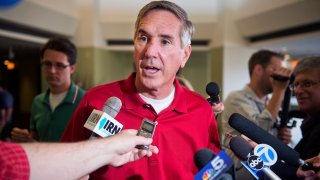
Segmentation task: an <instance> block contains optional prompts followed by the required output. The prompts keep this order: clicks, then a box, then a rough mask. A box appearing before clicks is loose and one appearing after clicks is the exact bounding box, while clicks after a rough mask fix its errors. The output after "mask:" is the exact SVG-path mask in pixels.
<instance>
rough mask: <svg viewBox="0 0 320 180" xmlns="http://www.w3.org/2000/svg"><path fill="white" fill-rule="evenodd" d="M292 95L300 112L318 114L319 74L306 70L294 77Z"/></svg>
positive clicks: (319, 100) (319, 99)
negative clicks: (294, 96)
mask: <svg viewBox="0 0 320 180" xmlns="http://www.w3.org/2000/svg"><path fill="white" fill-rule="evenodd" d="M293 84H294V87H295V88H294V93H295V95H296V97H297V100H298V103H299V108H300V110H301V111H303V112H306V113H309V114H313V113H319V112H320V72H319V70H308V71H305V72H301V73H299V74H297V75H296V77H295V81H294V83H293Z"/></svg>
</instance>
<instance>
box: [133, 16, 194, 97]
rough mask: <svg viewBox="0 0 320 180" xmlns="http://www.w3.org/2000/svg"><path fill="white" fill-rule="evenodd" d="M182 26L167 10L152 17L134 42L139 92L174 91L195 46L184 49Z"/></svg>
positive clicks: (144, 23) (142, 25)
mask: <svg viewBox="0 0 320 180" xmlns="http://www.w3.org/2000/svg"><path fill="white" fill-rule="evenodd" d="M181 26H182V25H181V22H180V21H179V20H178V19H177V17H176V16H175V15H174V14H172V13H170V12H168V11H164V10H155V11H151V12H149V13H148V15H147V16H145V17H144V18H143V19H142V20H141V21H140V24H139V27H138V33H137V36H136V38H135V40H134V49H135V51H134V60H135V66H136V71H137V77H136V86H137V89H138V90H139V91H144V92H145V91H147V92H148V91H158V90H161V89H162V90H163V89H166V90H167V89H168V88H169V89H172V87H173V81H174V78H175V75H176V72H177V71H178V69H179V68H183V67H184V65H185V63H186V62H187V60H188V58H189V55H190V53H191V46H190V45H187V46H186V47H181V39H180V29H181Z"/></svg>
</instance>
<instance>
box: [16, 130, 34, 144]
mask: <svg viewBox="0 0 320 180" xmlns="http://www.w3.org/2000/svg"><path fill="white" fill-rule="evenodd" d="M11 139H12V141H14V142H32V141H35V140H34V139H33V137H32V135H31V134H30V133H29V131H28V129H20V128H13V130H12V131H11Z"/></svg>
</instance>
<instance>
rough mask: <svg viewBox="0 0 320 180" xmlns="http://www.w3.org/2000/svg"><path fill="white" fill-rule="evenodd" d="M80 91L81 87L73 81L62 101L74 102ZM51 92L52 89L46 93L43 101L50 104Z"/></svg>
mask: <svg viewBox="0 0 320 180" xmlns="http://www.w3.org/2000/svg"><path fill="white" fill-rule="evenodd" d="M78 93H79V87H78V86H77V85H75V84H74V82H71V86H70V88H69V90H68V93H67V95H66V97H65V98H64V100H63V101H62V102H64V103H71V104H74V103H75V101H76V99H77V96H78ZM49 94H50V89H48V90H47V91H46V94H45V96H44V99H43V101H44V102H46V103H48V104H49Z"/></svg>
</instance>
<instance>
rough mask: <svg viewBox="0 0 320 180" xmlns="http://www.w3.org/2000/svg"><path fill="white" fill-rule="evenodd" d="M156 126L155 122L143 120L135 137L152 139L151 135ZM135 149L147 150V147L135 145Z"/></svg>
mask: <svg viewBox="0 0 320 180" xmlns="http://www.w3.org/2000/svg"><path fill="white" fill-rule="evenodd" d="M156 125H157V122H153V121H150V120H148V119H143V120H142V123H141V126H140V129H139V131H138V134H137V135H138V136H143V137H146V138H152V136H153V133H154V131H155V129H156ZM136 148H137V149H149V145H137V146H136Z"/></svg>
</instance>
